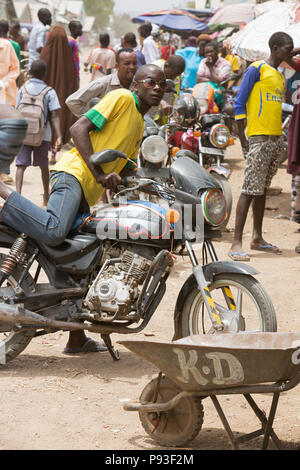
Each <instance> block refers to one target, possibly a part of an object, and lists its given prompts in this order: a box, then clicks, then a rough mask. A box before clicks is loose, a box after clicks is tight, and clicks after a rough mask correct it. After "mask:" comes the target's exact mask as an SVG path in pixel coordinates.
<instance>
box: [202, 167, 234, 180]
mask: <svg viewBox="0 0 300 470" xmlns="http://www.w3.org/2000/svg"><path fill="white" fill-rule="evenodd" d="M207 171H208V172H209V173H217V174H218V175H220V176H224V178H226V179H227V180H228V179H229V178H230V175H231V173H230V171H229V170H228V169H227V168H225V167H224V166H221V165H213V166H211V167H209V168H208V169H207Z"/></svg>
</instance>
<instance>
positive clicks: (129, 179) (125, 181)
mask: <svg viewBox="0 0 300 470" xmlns="http://www.w3.org/2000/svg"><path fill="white" fill-rule="evenodd" d="M135 182H136V178H135V176H124V177H123V178H122V180H121V185H122V186H125V188H128V187H130V186H132V185H134V184H135Z"/></svg>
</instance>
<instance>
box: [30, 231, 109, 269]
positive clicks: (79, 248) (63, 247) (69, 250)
mask: <svg viewBox="0 0 300 470" xmlns="http://www.w3.org/2000/svg"><path fill="white" fill-rule="evenodd" d="M99 245H100V242H99V239H98V238H97V236H96V235H92V234H87V233H84V234H83V233H76V234H74V235H73V236H69V237H68V238H67V239H66V240H65V241H64V242H63V243H61V244H60V245H58V246H48V245H45V244H43V243H40V244H39V247H40V248H41V251H42V252H43V253H44V254H45V255H46V256H47V258H50V259H52V260H53V261H54V262H55V263H56V264H64V263H69V262H71V261H73V260H75V259H77V258H78V257H79V256H80V257H82V256H84V255H85V254H87V253H90V252H91V251H93V250H95V249H96V248H98V247H99Z"/></svg>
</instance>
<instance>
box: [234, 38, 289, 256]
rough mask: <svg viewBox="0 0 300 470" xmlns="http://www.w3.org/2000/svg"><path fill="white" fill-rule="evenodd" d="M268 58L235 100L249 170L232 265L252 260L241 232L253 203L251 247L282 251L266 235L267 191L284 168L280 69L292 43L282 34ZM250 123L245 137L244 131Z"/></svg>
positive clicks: (272, 40) (248, 73)
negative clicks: (243, 247)
mask: <svg viewBox="0 0 300 470" xmlns="http://www.w3.org/2000/svg"><path fill="white" fill-rule="evenodd" d="M269 47H270V52H271V53H270V56H269V58H268V60H267V61H257V62H254V63H252V64H251V65H250V66H249V67H248V69H247V71H246V73H245V76H244V78H243V81H242V84H241V88H240V90H239V93H238V95H237V97H236V100H235V104H234V107H235V119H236V121H237V124H238V130H239V138H240V142H241V145H242V148H243V151H244V153H247V154H246V157H245V158H246V167H245V174H244V181H243V186H242V192H241V195H240V198H239V200H238V204H237V208H236V221H235V232H234V240H233V243H232V246H231V250H230V252H229V256H230V257H231V258H232V259H233V260H234V261H249V259H250V258H249V255H248V254H247V253H246V252H245V251H243V249H242V237H243V229H244V225H245V222H246V218H247V214H248V210H249V207H250V204H251V203H252V209H253V232H252V241H251V245H250V248H251V249H252V250H259V251H264V252H268V253H280V250H279V248H278V247H276V246H274V245H272V244H271V243H268V242H266V241H265V240H264V238H263V236H262V223H263V217H264V210H265V203H266V191H267V189H268V188H269V186H270V184H271V181H272V178H273V177H274V176H275V174H276V173H277V170H278V168H279V165H280V159H279V156H280V154H281V153H282V151H283V141H282V137H281V135H282V118H281V103H282V98H283V93H284V77H283V75H282V74H281V73H280V72H279V71H278V70H277V68H278V67H279V65H280V64H281V63H282V62H283V61H287V62H289V61H290V60H291V55H292V51H293V49H294V44H293V40H292V38H291V37H290V36H289V35H288V34H286V33H282V32H278V33H275V34H273V35H272V36H271V38H270V40H269ZM246 125H247V136H248V138H249V141H248V140H247V139H246V136H245V127H246Z"/></svg>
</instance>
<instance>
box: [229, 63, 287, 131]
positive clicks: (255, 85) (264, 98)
mask: <svg viewBox="0 0 300 470" xmlns="http://www.w3.org/2000/svg"><path fill="white" fill-rule="evenodd" d="M283 92H284V77H283V75H282V74H281V73H280V72H278V70H277V69H275V68H274V67H271V65H268V64H267V63H266V62H264V61H257V62H253V64H251V65H250V66H249V67H248V68H247V70H246V73H245V76H244V78H243V81H242V84H241V87H240V90H239V92H238V94H237V97H236V99H235V102H234V109H235V119H236V120H239V119H245V118H247V135H248V137H250V136H252V135H281V134H282V116H281V103H282V98H283Z"/></svg>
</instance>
